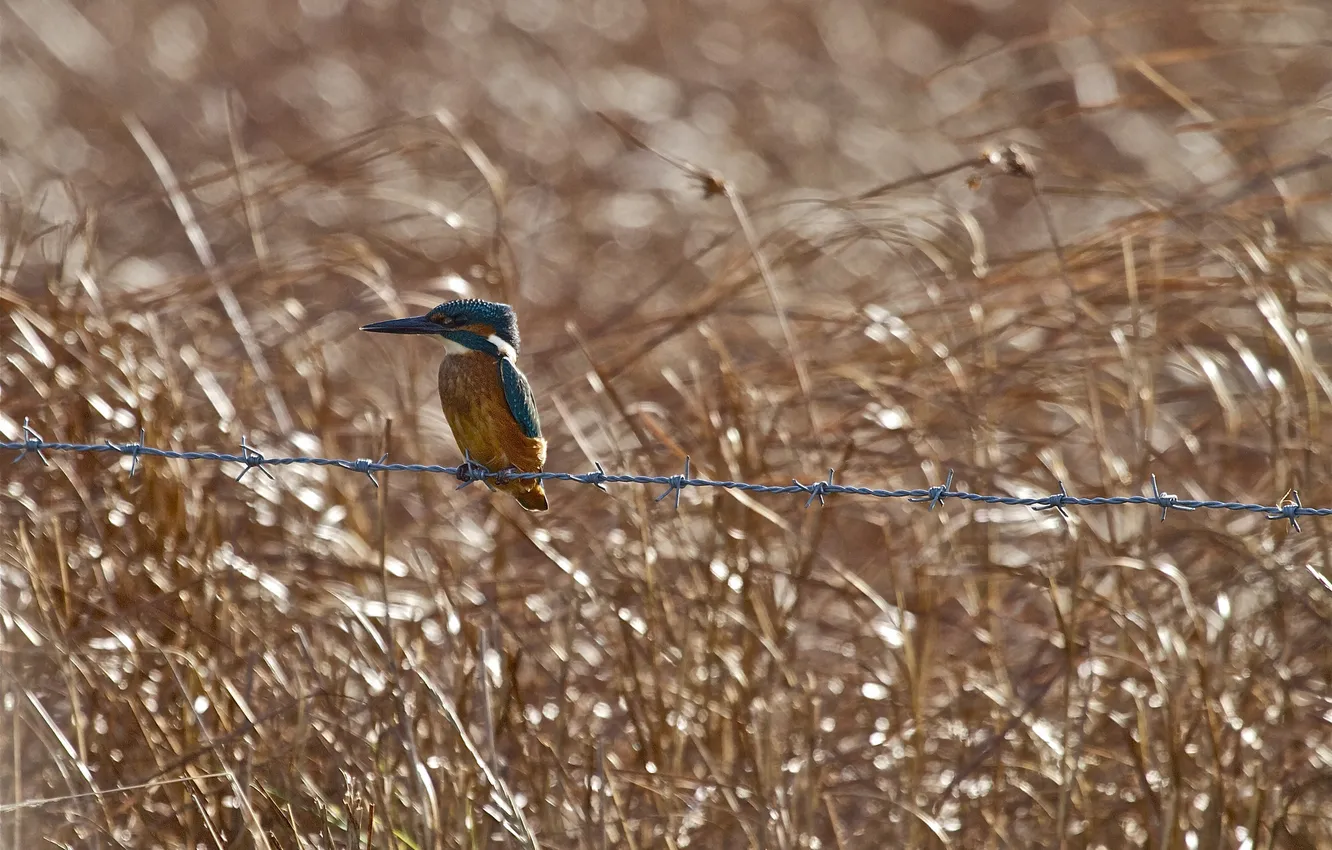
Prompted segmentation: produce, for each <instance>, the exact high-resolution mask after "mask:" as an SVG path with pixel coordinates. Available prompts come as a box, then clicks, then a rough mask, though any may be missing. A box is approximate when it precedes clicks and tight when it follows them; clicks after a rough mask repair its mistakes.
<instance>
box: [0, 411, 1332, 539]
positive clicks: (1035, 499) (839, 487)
mask: <svg viewBox="0 0 1332 850" xmlns="http://www.w3.org/2000/svg"><path fill="white" fill-rule="evenodd" d="M0 449H3V450H9V451H16V452H18V457H16V458H14V460H13V463H18V462H19V461H21V460H23V459H24V458H25V457H27V456H28V455H35V456H36V457H37V458H38V459H39V460H41V462H42V463H43V464H46V463H48V459H47V457H46V452H70V453H104V454H106V453H109V454H115V455H119V456H122V457H128V458H130V475H134V474H135V472H137V471H138V467H139V460H140V459H141V458H144V457H157V458H169V459H174V460H188V461H195V460H208V461H215V462H218V463H235V464H239V465H241V466H242V467H244V468H243V469H242V470H241V471H240V473H239V474H237V475H236V480H237V481H240V480H241V479H242V478H244V477H245V475H246V474H247V473H249V472H250V471H251V470H254V469H257V470H259V471H260V472H261V473H263V474H264V475H267V476H268V477H269V478H273V473H272V472H270V471H269V467H274V466H293V465H308V466H325V467H330V466H331V467H336V468H338V469H345V470H348V471H349V472H356V473H360V474H362V475H364V476H366V477H367V478H369V479H370V482H371V483H372V484H374V485H375V487H378V486H379V481H378V479H376V478H375V475H374V474H375V473H376V472H425V473H431V474H436V475H451V476H453V477H455V478H457V479H458V480H459V482H461V483H460V484H459V485H458V486H459V488H460V489H461V488H462V487H466V486H467V485H469V484H472V483H474V482H476V481H485V480H492V481H495V482H496V483H504V482H506V481H521V480H537V481H568V482H571V483H574V484H590V485H592V486H594V487H597V488H598V489H600V490H603V491H605V490H606V485H607V484H642V485H651V486H659V487H665V488H666V490H665V491H664V492H662V493H661V494H660V495H658V496H657V499H656V500H657V501H658V502H660V501H662V500H663V499H666V498H668V497H671V496H674V505H675V507H676V508H677V509H678V508H679V507H680V494H681V493H682V492H683V491H684V490H686V489H688V488H691V487H694V488H715V489H723V490H738V491H742V492H745V493H765V494H779V495H780V494H791V493H802V494H806V495H807V496H808V498H807V499H806V500H805V507H807V508H808V507H809V506H810V505H812V504H813V503H814V501H815V500H816V499H817V500H818V502H819V504H820V505H822V504H825V499H826V498H827V497H828V496H831V495H848V496H869V497H872V498H877V499H906V500H907V501H908V502H921V503H926V504H927V506H928V508H929V510H931V511H932V510H934V509H935V508H937V507H938V506H940V505H942V504H943V503H944V501H945V500H948V499H957V500H959V501H964V502H975V503H979V504H986V505H1007V506H1012V507H1029V508H1032V509H1033V510H1037V511H1046V510H1054V511H1058V512H1059V513H1060V515H1061V516H1063V517H1064V518H1066V519H1067V518H1068V517H1069V513H1068V508H1071V507H1084V506H1099V505H1111V506H1115V505H1151V506H1153V507H1157V508H1160V509H1161V521H1162V522H1164V521H1165V519H1166V515H1167V514H1169V512H1170V511H1197V510H1223V511H1242V512H1249V513H1260V514H1264V515H1265V516H1266V517H1267V518H1268V519H1270V520H1282V519H1284V520H1289V522H1290V526H1291V528H1292V529H1294V530H1295V531H1299V530H1300V523H1299V518H1300V517H1307V516H1315V517H1316V516H1332V508H1311V507H1306V506H1305V505H1304V504H1302V503H1301V502H1300V494H1299V491H1298V490H1293V489H1292V490H1290V491H1289V492H1288V493H1287V494H1286V495H1285V496H1284V497H1282V499H1281V500H1280V502H1279V503H1278V504H1276V505H1259V504H1250V503H1247V502H1222V501H1215V500H1210V499H1181V498H1180V497H1178V496H1176V495H1174V494H1173V493H1166V492H1164V491H1162V490H1161V489H1160V488H1159V487H1158V486H1157V482H1156V476H1155V475H1152V477H1151V484H1152V494H1151V495H1150V496H1148V495H1142V496H1092V497H1080V496H1070V495H1069V494H1068V492H1067V491H1066V490H1065V489H1064V484H1063V482H1060V483H1059V492H1057V493H1052V494H1050V495H1048V496H996V495H988V494H984V493H970V492H968V491H966V490H953V489H951V488H952V486H953V471H952V470H949V472H948V476H947V478H946V479H945V480H944V482H943V483H942V484H936V485H935V486H933V487H926V488H918V489H901V490H880V489H876V488H873V487H855V486H852V485H849V484H838V483H836V482H835V481H834V480H833V479H834V477H835V474H836V473H835V471H834V470H832V469H829V470H828V477H827V479H826V480H823V481H814V482H812V483H809V484H805V483H802V482H801V481H799V480H797V479H792V480H791V483H790V484H756V483H753V482H749V481H728V480H725V479H712V478H696V477H693V476H692V474H691V471H690V466H689V458H687V457H686V458H685V461H684V471H683V472H682V473H680V474H677V475H623V474H616V473H610V472H606V470H605V469H603V468H602V466H601V464H600V463H598V464H596V469H594V470H593V471H591V472H516V471H513V470H499V471H492V470H489V469H486V468H485V467H483V466H480V465H478V464H476V463H474V462H472V460H471V458H466V459H464V461H463V463H462V464H460V465H458V466H438V465H435V464H424V463H388V455H384V456H383V457H381V458H379V460H373V459H371V458H364V457H363V458H357V459H356V460H345V459H341V458H327V457H303V456H295V457H267V456H265V455H264V454H262V453H261V452H259V451H258V450H257V449H255V448H254V447H253V446H251V445H250V444H249V442H248V441H247V439H246V438H245V437H242V438H241V444H240V454H229V453H226V452H199V451H185V452H182V451H174V450H172V449H159V448H156V447H154V446H149V445H145V444H144V431H143V430H142V429H140V431H139V440H138V442H135V443H113V442H111V441H110V440H108V441H106V442H105V443H60V442H52V441H49V440H46V439H44V438H43V437H42V436H41V435H40V434H38V433H37V432H36V431H34V430H33V429H32V428H31V427H30V426H29V424H28V420H27V419H25V420H23V439H22V440H17V441H0Z"/></svg>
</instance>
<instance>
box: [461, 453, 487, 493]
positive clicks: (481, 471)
mask: <svg viewBox="0 0 1332 850" xmlns="http://www.w3.org/2000/svg"><path fill="white" fill-rule="evenodd" d="M489 474H490V470H489V469H486V468H485V467H484V466H482V465H481V464H479V463H477V462H476V461H474V460H472V459H471V458H470V457H469V458H465V459H464V460H463V462H462V463H460V464H458V471H457V472H455V473H454V476H455V477H456V478H457V479H458V480H459V481H461V482H462V483H461V484H459V485H458V489H459V490H461V489H462V488H464V487H466V486H467V485H468V484H471V483H472V482H473V481H485V480H486V476H488V475H489Z"/></svg>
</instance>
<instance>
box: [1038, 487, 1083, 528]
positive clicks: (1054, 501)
mask: <svg viewBox="0 0 1332 850" xmlns="http://www.w3.org/2000/svg"><path fill="white" fill-rule="evenodd" d="M1076 504H1079V502H1078V500H1076V499H1070V498H1069V495H1068V491H1067V490H1065V489H1064V482H1062V481H1060V482H1059V492H1058V493H1055V494H1054V495H1051V496H1046V497H1045V498H1044V499H1041V500H1040V503H1039V504H1035V505H1032V506H1031V509H1032V510H1034V511H1048V510H1050V509H1051V508H1054V509H1055V510H1057V511H1059V515H1060V516H1062V517H1063V518H1064V519H1068V511H1067V510H1065V509H1064V506H1065V505H1076Z"/></svg>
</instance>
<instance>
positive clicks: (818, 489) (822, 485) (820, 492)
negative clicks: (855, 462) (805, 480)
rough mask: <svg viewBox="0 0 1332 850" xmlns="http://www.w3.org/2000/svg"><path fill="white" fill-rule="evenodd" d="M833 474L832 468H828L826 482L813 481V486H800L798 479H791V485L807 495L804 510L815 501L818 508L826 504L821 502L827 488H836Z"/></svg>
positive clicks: (834, 471)
mask: <svg viewBox="0 0 1332 850" xmlns="http://www.w3.org/2000/svg"><path fill="white" fill-rule="evenodd" d="M835 473H836V470H834V469H833V468H832V467H828V480H827V481H815V482H814V483H813V484H810V485H805V484H801V483H800V480H799V479H798V478H792V479H791V483H792V484H794V485H795V486H797V487H799V488H800V489H801V490H803V491H804V492H806V493H808V494H809V498H808V499H806V500H805V507H806V508H808V507H809V506H810V505H812V504H814V500H815V499H818V500H819V506H820V507H822V506H823V505H826V504H827V502H825V501H824V500H823V497H824V496H825V495H827V493H828V488H829V487H834V486H836V485H835V484H833V475H834V474H835Z"/></svg>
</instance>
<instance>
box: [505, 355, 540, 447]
mask: <svg viewBox="0 0 1332 850" xmlns="http://www.w3.org/2000/svg"><path fill="white" fill-rule="evenodd" d="M499 373H500V385H501V386H503V387H504V400H505V401H506V402H508V403H509V412H510V413H512V414H513V418H514V419H515V420H517V422H518V427H519V428H522V429H523V433H524V434H526V435H527V436H529V437H532V438H536V437H540V436H541V420H540V419H539V418H538V417H537V409H536V397H535V396H533V395H532V388H531V387H530V386H528V383H527V378H525V377H523V373H522V372H520V371H518V367H517V366H515V365H513V363H511V362H510V361H509V358H507V357H501V358H500V359H499Z"/></svg>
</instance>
